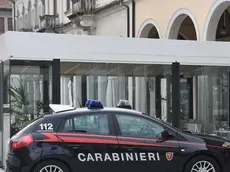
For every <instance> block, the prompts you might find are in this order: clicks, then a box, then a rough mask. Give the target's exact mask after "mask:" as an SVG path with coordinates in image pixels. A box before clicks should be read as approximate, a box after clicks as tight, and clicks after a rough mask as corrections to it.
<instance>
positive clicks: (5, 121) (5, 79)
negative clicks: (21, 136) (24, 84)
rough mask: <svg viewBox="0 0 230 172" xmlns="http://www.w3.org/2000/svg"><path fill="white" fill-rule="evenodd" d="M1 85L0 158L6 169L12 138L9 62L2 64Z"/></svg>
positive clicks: (0, 72)
mask: <svg viewBox="0 0 230 172" xmlns="http://www.w3.org/2000/svg"><path fill="white" fill-rule="evenodd" d="M0 66H1V67H0V68H1V69H0V70H1V71H0V84H1V92H0V96H1V101H0V102H1V103H0V108H1V110H0V115H1V131H0V133H1V136H0V139H1V140H0V141H1V142H0V156H1V159H0V161H1V165H3V167H5V165H6V164H5V160H6V153H7V148H8V146H7V143H8V140H9V138H10V130H9V129H10V115H9V104H8V103H9V96H8V90H9V89H8V83H9V61H4V62H1V63H0Z"/></svg>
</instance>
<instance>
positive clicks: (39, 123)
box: [16, 115, 59, 136]
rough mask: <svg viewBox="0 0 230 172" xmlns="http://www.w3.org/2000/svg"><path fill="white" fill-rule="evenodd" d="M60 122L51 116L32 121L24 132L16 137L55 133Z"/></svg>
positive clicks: (20, 132) (21, 131)
mask: <svg viewBox="0 0 230 172" xmlns="http://www.w3.org/2000/svg"><path fill="white" fill-rule="evenodd" d="M58 120H59V119H58V118H53V117H50V116H49V115H47V116H46V115H45V116H42V117H40V118H38V119H36V120H34V121H32V122H31V123H30V124H28V125H27V126H26V127H24V128H23V129H22V130H20V131H19V132H18V133H17V134H16V135H17V136H21V135H26V134H29V133H38V132H53V131H54V130H55V127H56V126H57V122H58Z"/></svg>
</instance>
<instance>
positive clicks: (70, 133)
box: [57, 112, 118, 172]
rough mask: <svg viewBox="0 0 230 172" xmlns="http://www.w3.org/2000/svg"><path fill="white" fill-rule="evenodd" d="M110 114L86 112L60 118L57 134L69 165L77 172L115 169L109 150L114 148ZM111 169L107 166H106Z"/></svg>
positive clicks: (115, 145) (116, 147) (115, 143)
mask: <svg viewBox="0 0 230 172" xmlns="http://www.w3.org/2000/svg"><path fill="white" fill-rule="evenodd" d="M110 117H111V116H110V115H109V114H108V113H101V112H87V113H81V114H76V115H74V116H71V117H67V118H64V119H63V120H62V121H61V124H60V127H59V130H58V132H57V136H58V137H59V139H61V140H63V142H62V143H60V145H61V147H62V149H63V150H64V152H65V155H66V160H67V162H68V163H69V164H70V165H71V168H72V169H74V170H76V171H78V172H85V171H95V172H97V171H98V172H107V171H109V170H110V168H112V169H115V168H116V165H115V164H114V163H113V160H112V154H113V153H114V152H116V151H117V149H118V141H117V137H116V136H115V135H114V133H113V129H112V126H110V123H111V122H110V121H111V120H110ZM110 171H111V170H110Z"/></svg>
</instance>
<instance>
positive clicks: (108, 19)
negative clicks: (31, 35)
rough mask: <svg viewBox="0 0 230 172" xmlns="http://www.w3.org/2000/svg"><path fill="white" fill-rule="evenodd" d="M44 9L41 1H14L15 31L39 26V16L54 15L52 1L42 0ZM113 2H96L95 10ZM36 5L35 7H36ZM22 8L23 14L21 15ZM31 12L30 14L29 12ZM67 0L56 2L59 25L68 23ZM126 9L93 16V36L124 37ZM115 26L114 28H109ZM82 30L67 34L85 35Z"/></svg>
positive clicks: (115, 9) (74, 29) (76, 29)
mask: <svg viewBox="0 0 230 172" xmlns="http://www.w3.org/2000/svg"><path fill="white" fill-rule="evenodd" d="M44 1H45V9H44V7H43V4H42V1H41V0H17V1H16V16H18V15H19V16H18V17H19V19H18V20H17V19H16V20H17V21H16V25H17V30H19V29H20V28H32V29H34V26H35V25H39V24H40V20H39V16H43V15H45V14H47V15H48V14H49V15H52V14H54V4H53V3H54V1H53V0H44ZM112 1H114V0H96V8H101V7H103V6H105V5H108V4H109V3H111V2H112ZM29 2H31V9H30V8H29V7H30V6H29ZM36 4H37V7H36ZM23 8H24V9H25V13H24V14H23ZM70 8H72V1H71V0H70ZM30 10H31V12H29V11H30ZM66 12H67V0H57V13H58V14H59V21H58V22H59V23H60V24H66V23H68V22H70V20H69V19H68V18H67V16H66V14H65V13H66ZM126 15H127V13H126V8H125V7H124V6H118V7H116V8H113V9H112V10H108V9H107V10H106V11H105V10H104V11H102V12H100V14H96V15H95V20H96V30H95V32H94V34H96V35H109V36H126V27H127V23H126V22H127V17H126ZM111 26H115V27H111ZM80 31H82V29H80V30H79V28H76V27H74V26H73V27H72V29H70V31H68V33H71V34H87V33H86V32H81V33H80Z"/></svg>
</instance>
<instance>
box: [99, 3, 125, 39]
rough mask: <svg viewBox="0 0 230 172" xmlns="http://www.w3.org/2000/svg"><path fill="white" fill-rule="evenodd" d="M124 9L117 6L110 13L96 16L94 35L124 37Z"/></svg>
mask: <svg viewBox="0 0 230 172" xmlns="http://www.w3.org/2000/svg"><path fill="white" fill-rule="evenodd" d="M126 14H127V13H126V8H124V7H123V6H119V7H117V8H115V9H113V10H112V11H107V12H103V14H98V15H96V17H95V19H96V33H95V34H96V35H105V36H124V37H126V33H127V32H126V28H127V23H126V22H127V17H126V16H127V15H126Z"/></svg>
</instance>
